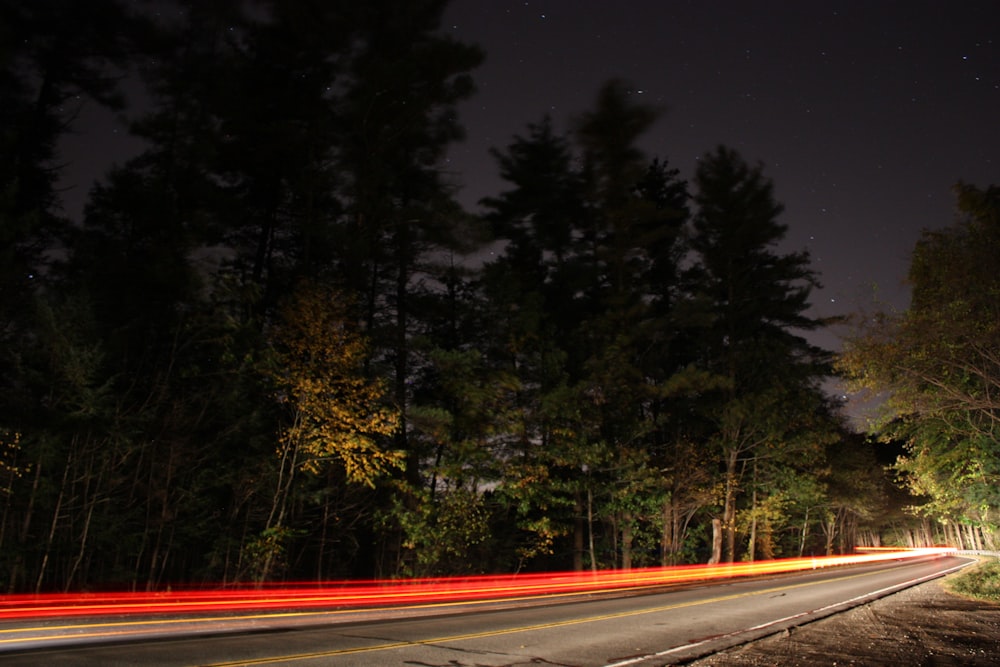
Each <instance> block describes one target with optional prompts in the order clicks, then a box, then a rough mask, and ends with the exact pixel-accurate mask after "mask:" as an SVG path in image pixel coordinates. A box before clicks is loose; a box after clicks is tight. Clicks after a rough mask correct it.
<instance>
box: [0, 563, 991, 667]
mask: <svg viewBox="0 0 1000 667" xmlns="http://www.w3.org/2000/svg"><path fill="white" fill-rule="evenodd" d="M969 562H971V560H970V559H967V558H961V557H954V556H944V557H937V558H920V559H912V560H906V561H899V562H897V561H889V562H886V563H878V564H871V565H860V566H852V567H842V568H833V569H827V570H816V571H806V572H804V573H797V574H786V575H781V576H772V577H766V578H760V579H744V580H734V581H728V582H725V583H721V584H720V583H715V584H711V585H709V584H704V585H687V586H683V587H676V588H664V589H660V590H658V591H656V592H649V593H644V594H637V593H635V592H633V593H631V594H627V595H622V594H617V595H604V596H602V595H582V596H581V595H576V596H571V597H556V598H552V597H549V598H542V599H540V600H517V601H510V600H508V601H500V602H497V601H493V602H488V601H487V602H476V603H467V602H466V603H450V604H433V605H415V606H410V607H406V608H396V609H390V610H364V611H358V610H354V611H348V610H340V611H326V612H323V611H309V612H295V611H288V612H279V611H270V612H266V613H258V614H244V615H238V616H232V615H230V616H218V617H212V618H208V617H201V618H196V619H193V620H192V619H190V618H159V619H143V620H134V619H109V618H103V619H93V620H88V619H75V620H73V621H72V622H69V621H63V620H59V619H52V620H48V621H45V622H35V623H34V624H24V623H22V624H20V626H17V627H15V626H14V625H11V624H8V625H6V626H4V627H0V642H2V643H0V648H2V652H0V665H40V664H41V665H46V667H57V666H59V665H74V666H77V665H102V666H103V665H164V666H167V665H170V666H173V665H206V666H208V665H211V666H213V667H222V666H223V665H226V666H235V665H302V666H304V667H308V666H316V665H348V666H354V665H403V664H405V665H423V666H438V665H440V666H445V665H447V666H449V667H457V666H465V665H468V666H470V667H471V666H476V667H480V666H486V665H507V666H513V665H538V664H544V665H579V666H587V665H602V666H608V665H613V666H616V667H618V666H621V667H624V666H625V665H663V664H671V663H675V662H679V661H682V660H688V659H691V658H694V657H697V656H701V655H707V654H709V653H713V652H715V651H718V650H721V649H722V648H726V647H728V646H732V645H735V644H739V643H742V642H745V641H749V640H750V639H753V638H757V637H760V636H763V635H766V634H770V633H773V632H777V631H779V630H781V629H783V628H786V627H790V626H792V625H797V624H801V623H803V622H805V621H807V620H812V619H814V618H817V617H821V616H824V615H828V614H830V613H835V612H836V611H839V610H842V609H846V608H849V607H851V606H854V605H856V604H859V603H861V602H863V601H866V600H868V599H872V598H874V597H879V596H882V595H885V594H888V593H891V592H893V591H894V590H898V589H901V588H903V587H906V586H910V585H913V584H915V583H918V582H920V581H924V580H927V579H930V578H934V577H936V576H940V575H941V574H943V573H945V572H948V571H951V570H954V569H957V568H960V567H962V566H964V565H965V564H968V563H969ZM164 631H169V635H167V636H164V635H163V634H162V633H163V632H164ZM122 633H125V634H122ZM32 636H34V637H35V638H36V639H35V640H34V641H32V642H31V643H30V644H26V643H22V642H24V641H27V639H28V638H30V637H32ZM123 636H125V637H128V641H121V638H122V637H123ZM67 637H69V638H70V639H67ZM109 638H114V639H116V640H117V641H109ZM88 640H94V641H95V643H89V644H88V643H86V642H87V641H88Z"/></svg>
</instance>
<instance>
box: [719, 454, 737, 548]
mask: <svg viewBox="0 0 1000 667" xmlns="http://www.w3.org/2000/svg"><path fill="white" fill-rule="evenodd" d="M738 462H739V458H738V454H737V452H736V450H735V449H734V450H732V451H730V452H729V456H728V458H727V459H726V501H725V506H724V508H723V511H722V528H723V530H724V531H725V534H726V554H725V555H726V562H727V563H732V562H733V561H734V560H735V559H736V481H737V477H736V464H737V463H738Z"/></svg>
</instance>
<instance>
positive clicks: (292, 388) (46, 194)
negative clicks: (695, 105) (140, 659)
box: [0, 0, 876, 591]
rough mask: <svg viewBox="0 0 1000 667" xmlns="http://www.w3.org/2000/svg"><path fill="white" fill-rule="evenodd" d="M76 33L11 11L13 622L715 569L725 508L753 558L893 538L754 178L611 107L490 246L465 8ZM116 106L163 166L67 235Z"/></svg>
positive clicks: (626, 94) (219, 5)
mask: <svg viewBox="0 0 1000 667" xmlns="http://www.w3.org/2000/svg"><path fill="white" fill-rule="evenodd" d="M78 4H80V3H70V2H57V1H55V0H46V1H45V2H37V3H15V2H3V3H2V4H0V9H2V14H0V95H2V102H3V104H2V105H0V113H3V114H5V115H4V118H3V120H5V121H6V122H5V123H4V124H3V127H2V128H0V157H2V158H4V159H2V160H0V185H2V189H0V224H2V227H0V234H2V236H0V240H2V241H3V243H2V245H0V251H2V252H3V253H5V255H4V258H5V259H6V260H9V261H4V262H3V263H2V267H3V268H2V269H0V311H2V313H3V315H4V317H5V318H6V319H4V325H3V326H2V327H0V342H2V343H3V346H2V351H0V360H2V364H3V366H2V368H3V374H2V380H0V392H2V395H0V398H2V403H0V405H2V407H0V477H2V485H0V502H2V503H3V510H4V511H3V514H2V516H3V524H2V527H0V573H3V574H2V575H0V586H3V587H4V588H5V589H7V590H11V591H15V590H16V591H23V590H29V591H30V590H56V589H68V588H80V589H82V588H87V589H93V588H131V589H157V588H163V587H166V586H170V585H173V584H175V583H191V582H196V583H201V582H213V583H220V582H221V583H224V584H226V583H232V582H241V581H259V580H262V579H282V578H288V579H308V578H316V579H323V578H335V577H347V576H352V577H357V576H373V575H388V576H413V575H439V574H462V573H473V572H476V573H478V572H490V571H514V570H539V569H544V568H553V569H566V568H571V567H575V568H584V567H594V568H597V567H632V566H644V565H655V564H659V563H679V562H691V561H694V560H704V559H706V558H708V556H709V555H710V553H709V545H710V540H711V534H710V530H711V529H710V526H711V519H712V518H713V516H715V515H717V514H719V513H720V508H722V507H726V508H727V509H726V511H727V512H728V516H729V518H730V519H731V526H732V536H733V539H734V540H735V539H736V537H737V536H739V539H740V540H741V544H742V543H746V544H747V545H748V548H746V549H743V548H742V547H741V548H740V550H739V551H740V553H742V552H748V553H749V552H752V551H753V550H754V548H756V549H757V550H758V551H757V553H758V554H763V555H765V556H772V555H775V556H776V555H791V554H792V553H793V552H794V551H796V550H799V551H801V550H803V549H812V550H814V551H815V550H817V549H821V548H822V547H823V546H824V544H823V542H822V537H821V531H820V530H819V528H820V526H821V525H822V526H825V529H827V530H828V531H829V534H832V535H836V536H841V535H843V536H845V537H844V540H848V538H847V537H846V536H848V535H853V534H855V533H857V532H858V530H860V529H866V530H867V529H869V528H870V529H871V530H875V529H874V528H871V527H869V526H866V525H863V524H864V522H863V520H862V519H864V517H867V516H868V514H870V511H871V506H870V504H866V503H865V502H863V500H864V499H863V498H860V497H859V495H865V494H868V495H871V494H874V493H875V491H873V490H872V489H873V488H874V486H875V485H876V484H875V480H874V479H873V478H870V477H866V476H864V475H862V474H861V471H862V470H863V469H864V467H865V465H867V459H866V458H865V456H864V453H863V452H861V451H860V450H858V451H856V450H855V449H853V448H848V449H845V450H843V451H844V452H847V453H850V454H851V456H849V457H848V456H847V455H846V454H845V455H844V456H843V457H842V458H843V459H844V460H845V461H846V462H847V463H846V464H845V467H844V470H849V471H851V472H850V474H846V473H845V474H841V473H844V471H841V470H837V471H834V470H831V467H830V460H831V459H832V458H834V456H833V455H832V454H830V455H829V456H824V453H826V454H829V452H831V451H833V450H835V449H836V445H835V444H833V443H832V442H831V441H832V440H833V439H834V438H833V437H832V436H831V435H830V434H831V433H837V434H838V437H839V436H840V435H841V434H840V432H839V431H838V428H839V423H838V422H837V420H836V419H835V418H833V417H832V415H831V412H832V411H831V408H830V406H829V405H828V404H827V403H826V401H825V400H824V397H823V396H822V395H821V394H819V393H818V390H817V385H816V381H817V380H818V378H819V377H820V376H821V375H822V373H823V372H825V366H824V363H825V356H824V354H823V353H822V352H821V351H819V350H816V349H814V348H812V347H810V346H809V345H808V344H807V343H806V342H805V341H804V339H803V338H802V337H801V336H802V334H803V332H806V331H809V330H811V329H813V328H815V327H816V326H819V325H820V324H821V323H819V322H815V321H812V320H810V319H809V318H808V317H807V316H806V315H805V314H804V311H805V309H806V307H807V305H808V295H809V290H810V288H811V287H813V286H814V285H815V282H814V277H813V274H812V272H811V270H810V269H809V267H808V257H807V256H806V255H804V254H797V253H793V254H789V255H779V254H777V253H776V252H774V250H773V244H774V243H775V242H776V241H778V240H780V238H781V237H782V236H783V234H784V231H785V228H784V226H783V225H782V224H780V223H778V222H777V220H776V218H777V216H778V214H779V213H780V205H778V204H777V203H776V202H775V201H774V199H773V192H772V187H771V184H770V183H769V182H768V181H767V180H766V179H764V178H763V176H762V174H761V170H760V169H759V168H752V167H749V166H748V165H746V164H745V163H744V162H743V161H742V159H741V158H739V156H737V155H736V154H735V153H734V152H732V151H730V150H728V149H720V150H719V151H718V152H716V153H714V154H712V155H710V156H708V157H707V158H706V159H705V160H704V161H703V162H702V163H701V167H700V168H699V170H698V175H697V178H696V183H695V185H696V192H695V195H694V197H693V198H692V197H691V195H689V191H688V184H687V183H686V182H685V181H683V180H682V179H681V178H680V174H679V171H678V170H677V169H675V168H674V167H672V166H670V165H669V163H668V162H667V161H666V160H662V159H651V158H649V157H647V156H646V155H645V154H644V153H643V151H642V150H640V148H639V145H640V141H641V139H642V137H643V136H644V132H645V131H646V130H647V129H648V128H649V127H651V126H652V124H653V123H654V122H656V120H657V118H658V116H659V110H657V109H654V108H651V107H648V106H646V105H644V104H641V103H640V98H639V97H638V96H636V95H633V94H632V93H631V90H630V88H629V86H628V85H627V84H625V83H624V82H621V81H617V80H616V81H611V82H609V83H608V84H607V85H606V86H604V87H602V88H601V90H599V91H596V92H597V95H596V97H595V101H594V105H593V108H592V109H590V110H585V111H584V112H583V113H581V114H580V115H578V116H577V117H576V118H575V119H574V120H573V122H572V124H571V131H570V132H569V133H567V134H562V133H560V132H559V131H557V129H556V124H555V122H554V121H553V120H552V119H550V118H544V119H542V120H541V121H539V122H538V123H535V124H530V125H528V126H527V129H526V132H525V133H524V135H523V136H517V137H514V138H513V139H512V141H511V142H510V144H509V145H508V146H507V147H506V148H504V149H502V150H500V149H497V150H494V151H493V156H494V158H495V159H496V160H497V163H498V168H499V172H500V175H501V176H502V177H503V179H504V181H505V183H506V187H507V189H506V190H504V191H503V192H501V193H500V194H498V195H497V196H495V197H490V198H487V199H486V200H484V202H483V205H484V207H485V209H486V213H485V214H484V215H483V216H475V215H473V214H471V213H468V212H466V211H463V210H462V209H461V207H460V206H459V205H458V204H457V203H456V201H455V199H454V194H455V188H454V185H453V184H452V183H451V182H449V178H448V176H447V174H446V172H445V171H444V170H443V169H442V159H443V158H444V157H445V156H446V154H447V151H448V149H449V147H450V146H451V145H452V144H453V143H454V142H456V141H458V140H460V139H461V137H462V127H461V124H460V122H459V119H458V116H457V109H458V108H459V105H460V104H461V103H462V102H464V101H465V100H467V99H468V98H469V97H470V96H471V95H472V94H473V93H474V86H473V73H474V70H475V68H476V67H477V66H478V65H479V63H480V62H481V61H482V59H483V57H484V54H483V53H482V52H481V51H480V50H479V49H478V48H477V47H475V46H472V45H468V44H462V43H460V42H457V41H456V40H454V39H452V38H449V37H447V36H446V35H444V34H443V33H442V31H441V30H440V26H439V22H440V19H441V16H442V13H443V11H444V9H445V6H446V2H444V1H443V0H418V1H413V0H405V1H404V0H377V1H375V2H364V3H358V2H353V1H350V2H349V1H347V0H336V1H331V2H318V1H313V0H296V1H291V2H278V1H274V2H270V1H269V2H262V3H247V2H243V1H241V0H229V1H225V2H212V3H204V2H193V1H186V0H178V2H177V3H176V9H177V10H178V11H172V12H169V13H167V14H165V16H167V18H165V19H161V20H158V21H153V22H147V21H144V20H142V19H141V18H140V17H135V16H130V15H129V14H128V12H127V11H125V8H127V7H130V6H131V5H127V3H119V2H113V1H111V0H106V1H103V2H98V3H83V4H82V5H80V6H79V7H78V6H77V5H78ZM84 5H86V6H87V9H86V11H82V8H83V6H84ZM71 24H72V25H73V26H74V28H75V29H74V30H69V26H70V25H71ZM27 33H32V34H33V39H30V40H26V41H21V40H12V39H5V38H4V37H9V36H10V35H14V34H27ZM119 68H121V70H122V71H125V70H126V69H128V68H131V69H130V70H129V71H136V72H138V73H139V74H140V75H141V77H142V82H143V83H144V85H145V86H146V90H147V92H148V93H149V97H150V100H151V102H150V106H149V108H148V109H143V110H141V112H140V111H139V110H133V111H132V119H131V120H132V124H131V130H132V132H133V133H134V134H135V136H137V137H139V138H141V139H142V140H143V146H142V150H141V152H140V154H139V155H137V156H135V157H134V158H133V159H131V160H129V161H127V162H126V163H124V164H122V165H117V166H115V167H113V168H112V169H110V170H109V171H108V173H107V174H104V175H102V177H101V179H100V180H99V181H98V182H97V183H95V184H94V186H93V188H92V189H91V191H90V196H89V199H88V202H87V206H86V209H85V212H84V216H83V218H82V219H80V220H71V221H68V220H63V219H62V218H61V217H60V214H59V208H58V203H59V202H58V197H57V194H56V192H55V190H54V187H53V184H54V182H55V180H54V179H55V178H56V171H55V170H54V169H53V167H54V165H55V163H56V159H57V148H58V145H59V140H60V137H61V136H62V133H64V132H65V131H67V130H68V128H69V125H68V124H67V121H71V120H72V118H70V117H67V116H66V115H65V112H61V111H59V109H60V108H63V109H65V108H66V103H68V102H70V101H71V100H73V99H75V96H76V95H81V96H88V97H90V98H92V99H93V100H96V101H98V102H100V103H101V104H105V105H107V106H109V107H110V108H115V109H117V108H119V106H118V104H119V102H120V99H119V98H120V92H121V91H120V89H119V84H120V82H121V80H120V79H119V78H117V76H116V75H117V74H118V73H119ZM486 242H489V243H490V244H491V245H490V248H491V249H492V250H493V251H494V252H495V253H496V254H495V255H494V256H493V259H492V260H491V261H488V262H486V263H481V257H480V255H479V254H476V253H478V252H479V251H481V250H482V249H483V247H484V246H485V243H486ZM51 259H57V260H58V261H57V262H51V261H48V260H51ZM304 284H313V285H316V286H319V287H321V288H322V289H320V290H318V291H316V292H315V295H314V299H313V300H312V301H310V305H309V312H310V313H313V314H314V315H315V316H316V321H317V322H322V323H323V326H324V327H326V328H324V329H322V331H325V332H326V333H316V332H315V331H313V332H312V333H308V334H303V335H301V336H299V337H297V338H295V342H296V347H295V351H296V354H295V356H294V363H292V360H293V357H290V356H287V355H288V354H289V353H290V351H291V347H290V343H289V339H288V337H287V335H288V332H289V331H292V330H294V331H299V330H300V329H299V328H300V327H302V329H301V330H302V331H306V330H307V329H306V328H305V327H307V325H308V324H309V322H308V321H306V320H307V318H306V317H305V316H304V315H303V316H301V317H300V316H289V314H288V313H289V311H287V310H281V308H280V307H281V304H283V303H286V302H288V300H289V298H290V297H291V296H292V295H293V294H295V293H296V290H297V289H300V288H299V287H297V286H301V285H304ZM310 331H312V330H310ZM348 331H349V332H352V336H353V335H354V334H357V337H346V338H345V337H338V336H340V334H341V333H343V332H348ZM283 332H284V333H283ZM283 336H284V337H283ZM362 338H363V339H364V341H365V342H366V343H367V346H365V345H362V344H361V343H360V341H361V339H362ZM347 340H353V341H355V342H357V343H358V344H357V345H348V344H347V343H345V342H343V341H347ZM282 355H286V356H282ZM338 355H346V357H349V359H346V360H345V359H341V362H343V363H342V365H341V366H337V365H336V364H335V363H334V361H333V360H334V359H337V358H338ZM324 378H325V379H326V380H331V378H336V379H337V381H336V382H334V383H333V385H332V388H331V387H328V388H326V389H322V390H319V391H318V390H317V387H316V386H315V384H314V383H315V382H316V381H318V380H319V379H324ZM350 386H354V387H368V388H370V389H371V392H370V393H367V394H365V395H366V396H368V403H365V402H363V401H361V402H360V403H358V402H357V401H360V400H361V399H360V398H359V396H360V394H358V393H354V394H352V393H351V392H349V391H347V390H345V389H343V388H344V387H350ZM383 389H384V390H385V391H383ZM316 397H324V398H322V400H320V399H318V398H316ZM329 397H333V398H332V399H330V400H327V399H328V398H329ZM312 399H316V400H312ZM310 400H312V402H309V401H310ZM352 401H355V402H354V403H352ZM369 403H378V404H377V405H369ZM382 403H384V405H383V404H382ZM342 408H343V410H342ZM352 408H353V411H352ZM347 413H351V414H356V415H367V417H368V418H370V419H371V420H373V421H371V422H369V423H370V424H372V425H373V426H372V427H371V428H368V429H361V430H365V431H366V432H364V433H362V432H361V431H352V430H351V428H342V427H343V423H340V425H339V426H338V427H336V428H334V427H333V426H330V424H332V423H333V422H335V421H336V417H337V415H340V416H343V415H344V414H347ZM390 414H391V415H393V418H392V420H389V419H388V417H386V418H385V419H381V418H380V417H379V416H380V415H386V416H387V415H390ZM395 415H398V416H399V418H400V428H398V429H395V430H394V429H393V428H391V427H392V426H393V425H394V424H395V423H396V421H395V419H396V417H395ZM359 418H360V417H359ZM362 421H363V420H362ZM390 422H391V423H390ZM376 423H377V424H378V425H379V426H378V427H377V428H376V427H375V426H374V425H375V424H376ZM383 427H384V428H383ZM331 429H333V430H331ZM727 429H728V430H727ZM736 431H738V432H739V433H741V434H750V436H749V439H747V440H733V439H727V437H728V434H731V433H732V432H736ZM296 434H298V435H299V436H300V437H299V439H298V440H296V439H295V438H293V437H292V436H294V435H296ZM327 436H329V437H327ZM337 447H341V449H339V450H338V449H336V448H337ZM845 447H846V445H845ZM850 447H853V445H851V446H850ZM366 451H368V452H380V453H381V455H383V456H385V457H387V458H386V460H389V459H391V461H392V463H393V465H388V466H382V467H380V466H377V468H378V472H379V473H384V474H379V475H374V474H373V475H370V476H367V475H360V476H359V474H358V471H359V470H360V471H365V470H375V468H370V467H369V464H371V463H373V461H374V459H373V460H372V461H367V460H361V459H359V458H357V457H355V458H352V457H351V456H346V455H345V453H350V452H355V453H359V452H360V453H362V454H363V452H366ZM838 451H839V450H838ZM316 452H320V454H322V456H320V455H316ZM337 452H340V454H341V455H340V456H337V455H335V454H336V453H337ZM842 453H843V452H842ZM307 454H308V455H309V456H312V455H316V456H318V458H313V459H310V460H309V461H306V460H305V458H303V457H305V456H306V455H307ZM362 454H358V456H362ZM352 456H353V455H352ZM396 462H400V463H401V468H400V469H398V470H397V469H396V467H395V463H396ZM731 463H732V465H733V466H735V467H728V466H730V464H731ZM720 470H722V471H725V474H722V475H720ZM855 472H857V475H855V474H854V473H855ZM855 478H863V479H862V481H863V482H864V484H861V485H854V484H852V480H853V479H855ZM361 482H365V483H361ZM727 483H731V486H732V491H731V493H730V494H729V495H728V496H727V495H726V494H725V490H724V487H725V485H726V484H727ZM737 485H740V486H739V488H738V489H737V488H736V487H737ZM831 513H832V515H833V517H834V518H833V519H830V516H831ZM850 517H855V519H856V520H855V521H854V523H853V524H852V523H851V520H852V519H850ZM859 526H860V527H861V528H858V527H859ZM838 539H839V538H838ZM836 546H837V548H845V549H847V548H850V546H851V545H850V543H849V542H848V541H844V542H843V543H840V542H838V543H837V545H836ZM734 553H735V551H734Z"/></svg>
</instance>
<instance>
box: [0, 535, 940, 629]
mask: <svg viewBox="0 0 1000 667" xmlns="http://www.w3.org/2000/svg"><path fill="white" fill-rule="evenodd" d="M859 551H860V549H859ZM955 551H956V550H955V549H954V548H951V547H935V548H926V549H905V550H901V549H895V548H869V549H864V552H865V553H861V554H858V555H852V556H828V557H817V558H787V559H780V560H770V561H755V562H750V563H725V564H721V565H687V566H678V567H654V568H642V569H632V570H605V571H599V572H557V573H544V574H509V575H487V576H474V577H444V578H431V579H408V580H402V581H401V580H373V581H340V582H326V583H301V584H291V585H281V586H269V587H265V588H229V589H197V590H184V591H164V592H158V593H140V592H119V593H55V594H47V595H7V596H0V621H3V620H19V619H29V618H68V617H81V616H111V615H125V614H141V615H157V616H159V615H169V614H184V613H192V612H230V613H238V612H250V611H267V610H277V609H281V610H303V609H321V608H322V609H342V608H369V607H384V606H397V605H407V604H410V605H413V604H434V603H445V602H469V601H474V600H496V599H513V598H519V597H528V596H538V595H570V594H581V593H593V592H600V591H613V590H629V589H638V588H650V587H656V586H665V585H670V584H679V583H687V582H694V581H708V580H711V579H725V578H736V577H749V576H755V575H763V574H778V573H785V572H794V571H798V570H809V569H818V568H825V567H835V566H842V565H856V564H862V563H871V562H879V561H887V560H900V559H905V558H919V557H925V556H943V555H948V554H953V553H955Z"/></svg>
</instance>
